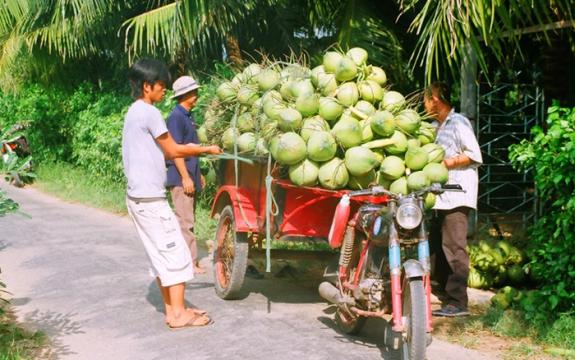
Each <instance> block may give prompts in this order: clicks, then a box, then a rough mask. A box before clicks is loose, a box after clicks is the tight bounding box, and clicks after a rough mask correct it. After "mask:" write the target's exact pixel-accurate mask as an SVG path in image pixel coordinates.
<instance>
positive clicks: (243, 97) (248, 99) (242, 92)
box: [238, 86, 259, 106]
mask: <svg viewBox="0 0 575 360" xmlns="http://www.w3.org/2000/svg"><path fill="white" fill-rule="evenodd" d="M258 98H259V95H258V92H257V90H256V89H254V88H253V87H252V86H242V87H241V88H240V89H239V90H238V102H239V103H240V104H242V105H245V106H250V105H251V104H253V103H254V102H255V101H256V100H257V99H258Z"/></svg>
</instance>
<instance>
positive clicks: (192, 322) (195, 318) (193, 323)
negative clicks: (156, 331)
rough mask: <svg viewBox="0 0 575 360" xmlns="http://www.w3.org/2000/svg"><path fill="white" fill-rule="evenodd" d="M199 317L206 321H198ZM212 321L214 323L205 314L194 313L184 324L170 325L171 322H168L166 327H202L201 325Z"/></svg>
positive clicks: (172, 328) (174, 328)
mask: <svg viewBox="0 0 575 360" xmlns="http://www.w3.org/2000/svg"><path fill="white" fill-rule="evenodd" d="M200 319H203V320H207V321H205V322H204V321H199V320H200ZM213 323H214V321H213V320H212V319H211V318H210V317H209V316H207V315H194V316H192V317H191V318H190V319H189V320H188V322H187V323H185V324H184V325H180V326H172V325H171V324H168V327H169V328H170V329H171V330H178V329H184V328H191V327H202V326H207V325H210V324H213Z"/></svg>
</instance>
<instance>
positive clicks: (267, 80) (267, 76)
mask: <svg viewBox="0 0 575 360" xmlns="http://www.w3.org/2000/svg"><path fill="white" fill-rule="evenodd" d="M279 83H280V74H279V73H278V72H277V71H275V70H273V69H266V70H263V71H262V72H260V73H259V74H258V87H259V89H260V91H268V90H271V89H274V88H275V87H276V86H278V85H279Z"/></svg>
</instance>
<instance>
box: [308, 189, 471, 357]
mask: <svg viewBox="0 0 575 360" xmlns="http://www.w3.org/2000/svg"><path fill="white" fill-rule="evenodd" d="M444 191H462V190H461V187H460V186H459V185H444V186H443V187H442V186H441V185H440V184H432V185H431V186H429V187H427V188H425V189H422V190H419V191H415V192H412V193H410V194H408V195H401V194H395V193H392V192H390V191H388V190H385V189H384V188H383V187H379V186H378V187H373V188H370V189H367V190H359V191H353V192H350V193H348V194H347V195H344V197H343V198H342V199H341V201H340V203H339V205H338V206H337V208H336V211H335V216H334V219H333V223H332V227H331V231H330V234H329V241H330V245H331V246H332V247H334V248H337V247H340V248H341V251H340V257H339V263H338V268H337V271H336V272H335V273H334V272H333V271H332V273H331V281H325V282H323V283H321V285H320V286H319V293H320V295H321V296H322V297H323V298H325V299H326V300H328V301H329V302H331V303H333V304H336V305H337V311H336V314H335V319H336V323H337V325H338V327H339V328H340V329H341V330H342V331H343V332H345V333H347V334H354V333H357V332H359V331H360V330H361V329H362V327H363V325H364V324H365V321H366V320H367V318H369V317H379V318H385V316H386V315H387V314H391V315H392V327H391V330H392V331H391V332H387V333H386V336H385V342H386V345H387V346H388V348H390V349H391V350H392V354H393V355H394V357H395V358H398V359H405V360H407V359H409V360H419V359H425V352H426V348H427V346H428V345H429V344H430V343H431V330H432V323H431V283H430V260H429V241H428V232H427V227H426V221H425V206H424V202H425V197H426V196H427V195H428V194H429V193H431V194H433V195H437V194H441V193H442V192H444ZM366 196H369V197H372V198H374V199H377V198H378V197H382V196H383V197H386V198H387V202H385V203H379V204H375V203H364V204H363V205H361V206H360V208H359V209H358V210H357V211H356V212H355V213H354V214H353V216H352V217H351V218H350V217H349V210H348V209H349V203H350V200H351V199H353V198H354V197H364V198H365V197H366ZM326 273H327V274H329V271H328V272H326ZM328 276H329V275H328Z"/></svg>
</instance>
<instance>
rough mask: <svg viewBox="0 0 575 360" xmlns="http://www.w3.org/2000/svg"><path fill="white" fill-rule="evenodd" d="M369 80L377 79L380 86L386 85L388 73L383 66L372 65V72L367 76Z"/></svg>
mask: <svg viewBox="0 0 575 360" xmlns="http://www.w3.org/2000/svg"><path fill="white" fill-rule="evenodd" d="M367 80H373V81H375V82H376V83H377V84H378V85H379V86H384V85H385V83H386V82H387V75H385V71H383V69H382V68H380V67H377V66H371V73H370V74H369V75H368V76H367Z"/></svg>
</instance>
